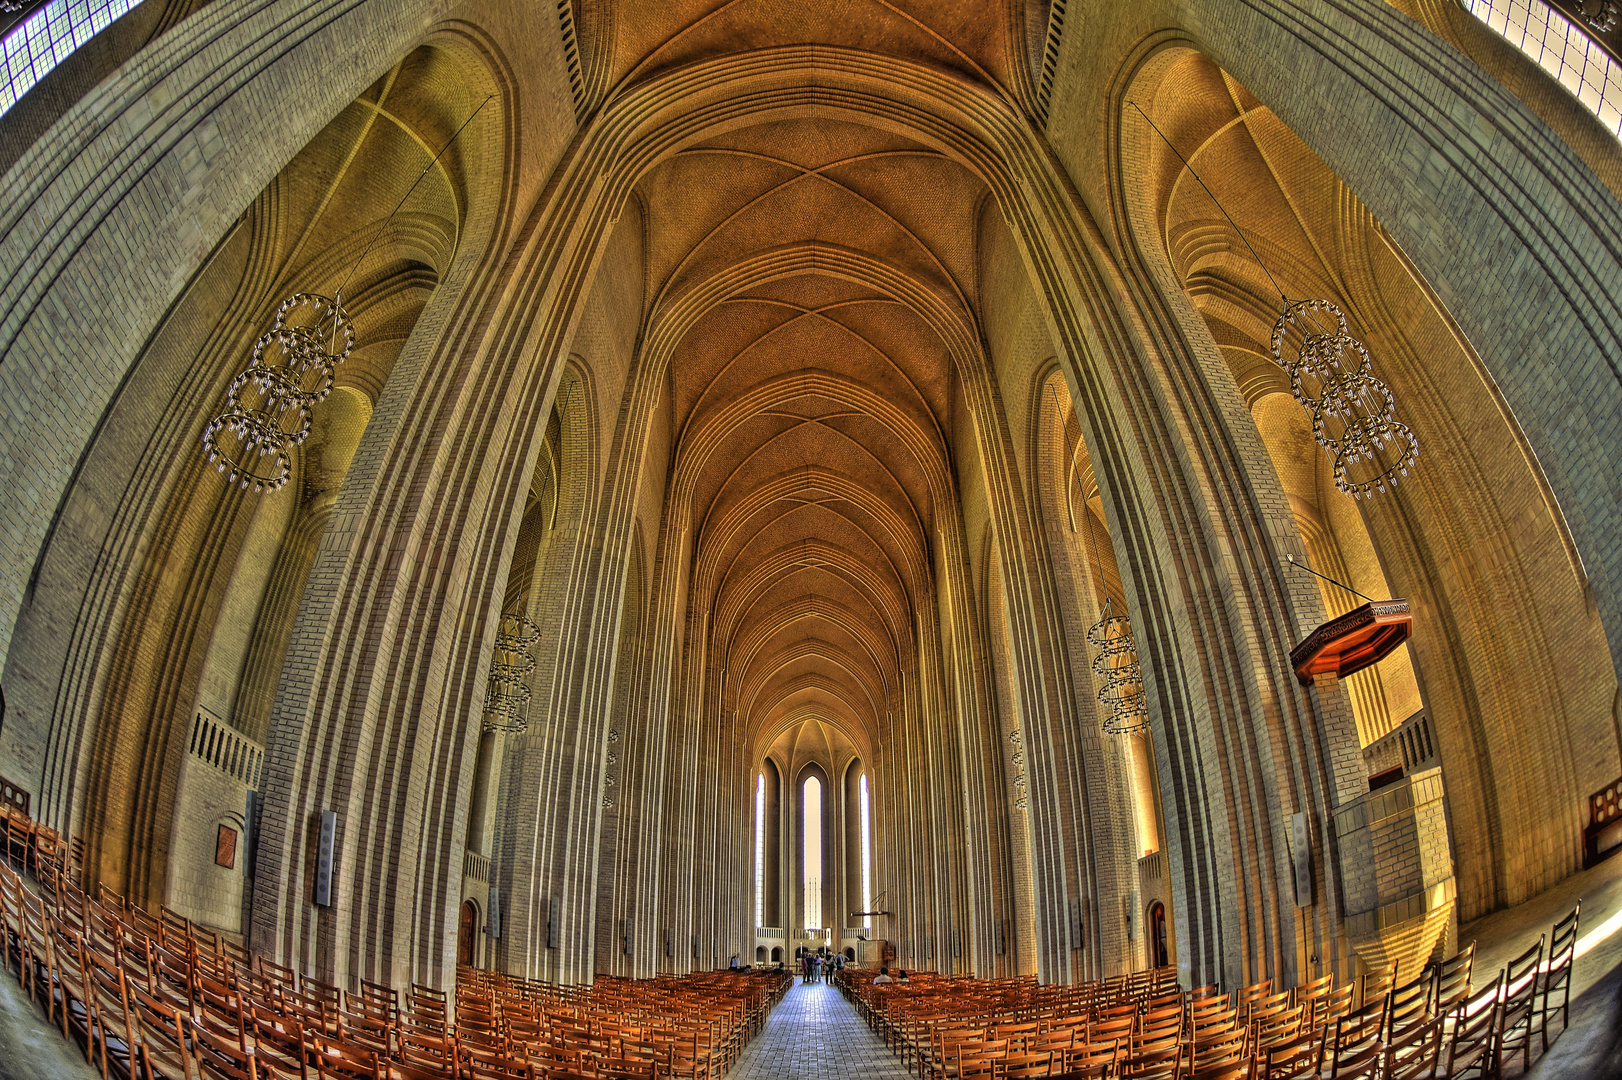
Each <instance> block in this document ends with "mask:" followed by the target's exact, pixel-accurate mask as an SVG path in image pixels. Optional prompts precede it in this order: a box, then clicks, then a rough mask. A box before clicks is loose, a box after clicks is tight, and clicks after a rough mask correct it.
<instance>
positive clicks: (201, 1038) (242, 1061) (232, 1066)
mask: <svg viewBox="0 0 1622 1080" xmlns="http://www.w3.org/2000/svg"><path fill="white" fill-rule="evenodd" d="M191 1049H192V1053H193V1055H194V1060H195V1062H196V1064H197V1074H198V1076H200V1077H202V1078H203V1080H258V1069H256V1068H255V1067H254V1059H253V1055H251V1054H249V1053H248V1051H247V1050H246V1049H244V1048H243V1046H242V1042H241V1040H240V1039H233V1038H231V1037H230V1036H228V1035H222V1034H220V1033H218V1032H215V1031H212V1030H210V1029H209V1028H208V1027H207V1026H206V1025H205V1024H203V1023H202V1022H201V1021H199V1020H197V1019H193V1020H192V1024H191Z"/></svg>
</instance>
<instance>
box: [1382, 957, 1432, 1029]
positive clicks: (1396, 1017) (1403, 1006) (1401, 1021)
mask: <svg viewBox="0 0 1622 1080" xmlns="http://www.w3.org/2000/svg"><path fill="white" fill-rule="evenodd" d="M1435 986H1436V980H1435V979H1434V978H1433V977H1432V976H1431V973H1430V972H1429V971H1425V972H1423V973H1422V974H1421V975H1420V976H1419V977H1418V978H1416V979H1415V980H1414V981H1413V982H1410V983H1405V984H1404V985H1402V986H1398V987H1395V988H1394V989H1393V990H1392V991H1391V997H1390V1005H1389V1009H1388V1016H1387V1018H1386V1039H1387V1041H1391V1040H1394V1039H1395V1038H1396V1037H1397V1036H1398V1035H1399V1034H1400V1033H1402V1032H1404V1031H1407V1030H1408V1029H1409V1028H1410V1027H1413V1026H1415V1025H1418V1024H1423V1023H1425V1021H1427V1020H1429V1019H1430V1017H1431V1011H1430V1009H1431V995H1432V991H1433V990H1434V989H1435Z"/></svg>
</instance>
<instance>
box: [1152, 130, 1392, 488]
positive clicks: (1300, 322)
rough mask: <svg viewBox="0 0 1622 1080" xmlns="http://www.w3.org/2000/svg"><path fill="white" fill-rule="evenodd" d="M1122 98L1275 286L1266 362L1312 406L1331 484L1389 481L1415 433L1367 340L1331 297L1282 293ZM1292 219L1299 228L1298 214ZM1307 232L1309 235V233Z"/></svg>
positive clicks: (1209, 193) (1384, 484) (1224, 212)
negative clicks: (1276, 311) (1398, 415)
mask: <svg viewBox="0 0 1622 1080" xmlns="http://www.w3.org/2000/svg"><path fill="white" fill-rule="evenodd" d="M1127 104H1129V105H1131V106H1132V107H1133V108H1134V109H1136V110H1137V111H1138V115H1139V116H1141V117H1143V119H1144V121H1145V122H1146V123H1148V125H1149V126H1150V127H1151V128H1153V129H1154V133H1155V134H1156V135H1158V136H1160V140H1161V141H1162V142H1164V143H1165V144H1166V146H1167V147H1168V148H1169V149H1170V150H1171V152H1172V153H1173V154H1175V155H1176V156H1177V160H1178V161H1180V162H1182V163H1183V167H1184V168H1185V169H1187V170H1188V174H1189V175H1190V176H1192V177H1193V178H1194V180H1195V182H1196V183H1198V184H1199V185H1200V188H1201V189H1202V190H1204V192H1205V194H1206V195H1207V196H1209V197H1210V199H1211V202H1212V203H1213V204H1215V206H1216V208H1217V210H1218V212H1220V213H1221V214H1222V216H1223V217H1224V218H1227V220H1228V224H1229V225H1231V226H1232V227H1233V231H1234V233H1235V234H1237V235H1238V237H1239V240H1240V242H1241V243H1243V244H1244V245H1245V247H1246V249H1248V250H1249V251H1250V257H1251V258H1252V259H1254V260H1255V261H1256V265H1257V267H1259V268H1260V269H1261V272H1262V273H1263V274H1265V275H1266V276H1267V280H1268V281H1269V282H1271V283H1272V286H1273V289H1274V291H1276V292H1277V293H1278V295H1279V300H1280V301H1281V302H1282V303H1283V306H1284V310H1283V312H1282V313H1281V314H1280V315H1279V317H1278V321H1277V322H1275V323H1274V324H1273V334H1272V340H1271V343H1270V344H1271V349H1272V354H1273V362H1274V363H1276V364H1277V365H1278V366H1279V367H1281V368H1283V369H1284V371H1285V373H1286V374H1287V375H1289V377H1290V394H1291V396H1292V397H1294V398H1295V400H1296V401H1298V402H1299V403H1300V404H1301V405H1302V407H1303V408H1305V409H1306V410H1307V411H1308V412H1309V413H1311V414H1312V437H1313V438H1314V439H1315V440H1316V441H1317V443H1318V445H1320V446H1322V447H1323V448H1324V452H1325V453H1327V454H1328V455H1329V457H1330V460H1331V462H1332V463H1333V469H1334V479H1335V487H1337V488H1339V489H1340V490H1341V491H1344V492H1345V493H1347V494H1348V495H1350V496H1352V497H1353V498H1354V499H1361V498H1363V497H1364V496H1369V497H1373V495H1374V494H1375V493H1376V492H1379V493H1381V494H1384V493H1385V491H1386V489H1387V488H1395V487H1396V486H1397V483H1398V482H1399V481H1400V480H1401V479H1402V477H1404V476H1407V475H1408V470H1409V468H1410V467H1412V466H1413V464H1414V462H1415V461H1416V460H1417V459H1418V457H1419V440H1418V439H1417V438H1416V437H1415V436H1414V433H1413V430H1412V429H1411V428H1409V427H1408V425H1406V424H1403V423H1401V422H1400V421H1398V420H1396V419H1395V418H1394V416H1393V415H1392V414H1393V413H1394V412H1395V410H1396V397H1395V395H1393V394H1392V393H1391V388H1390V387H1389V386H1387V385H1386V384H1385V383H1384V382H1382V381H1381V380H1380V379H1379V378H1378V377H1376V376H1375V374H1374V365H1373V361H1372V359H1371V358H1370V356H1369V350H1368V347H1367V346H1365V345H1364V344H1363V343H1362V342H1361V341H1359V340H1358V339H1357V338H1355V337H1353V336H1352V333H1351V330H1350V328H1349V327H1348V325H1347V322H1346V315H1345V313H1344V312H1343V311H1342V310H1341V309H1340V306H1339V305H1337V304H1335V303H1334V302H1333V301H1330V300H1291V299H1290V298H1289V297H1288V296H1287V295H1285V292H1284V290H1283V289H1282V288H1281V287H1280V286H1279V283H1278V279H1277V278H1275V277H1273V272H1272V271H1271V270H1269V269H1268V268H1267V264H1266V263H1265V262H1263V261H1262V257H1261V255H1260V254H1259V253H1258V252H1257V251H1256V247H1255V245H1254V244H1252V243H1251V242H1250V238H1249V237H1247V236H1246V235H1245V233H1244V230H1243V229H1241V228H1239V223H1238V222H1236V221H1234V219H1233V215H1232V214H1230V213H1228V210H1227V207H1225V206H1223V205H1222V202H1221V200H1219V199H1218V198H1217V197H1216V193H1215V192H1213V191H1212V190H1211V188H1210V186H1209V185H1208V184H1206V182H1205V180H1204V179H1203V178H1202V177H1201V176H1200V174H1199V173H1198V172H1197V171H1195V169H1194V166H1193V165H1192V164H1191V163H1190V162H1189V160H1188V158H1186V157H1184V156H1183V152H1182V151H1181V150H1179V149H1177V146H1176V145H1175V144H1174V143H1173V142H1172V141H1171V139H1169V138H1167V137H1166V133H1165V132H1164V131H1161V130H1160V126H1159V125H1158V124H1156V123H1155V122H1154V120H1152V119H1151V118H1150V117H1149V114H1148V113H1146V112H1144V111H1143V107H1142V106H1140V105H1139V104H1138V103H1137V102H1135V101H1129V102H1127ZM1297 225H1299V226H1300V228H1301V229H1302V231H1303V232H1305V231H1306V226H1305V225H1304V224H1302V223H1301V222H1300V221H1299V220H1298V221H1297ZM1307 239H1308V241H1309V242H1310V241H1311V236H1310V235H1308V237H1307ZM1326 320H1327V328H1326V322H1325V321H1326ZM1387 451H1389V454H1388V453H1387ZM1391 455H1394V460H1392V459H1391ZM1354 474H1355V475H1354Z"/></svg>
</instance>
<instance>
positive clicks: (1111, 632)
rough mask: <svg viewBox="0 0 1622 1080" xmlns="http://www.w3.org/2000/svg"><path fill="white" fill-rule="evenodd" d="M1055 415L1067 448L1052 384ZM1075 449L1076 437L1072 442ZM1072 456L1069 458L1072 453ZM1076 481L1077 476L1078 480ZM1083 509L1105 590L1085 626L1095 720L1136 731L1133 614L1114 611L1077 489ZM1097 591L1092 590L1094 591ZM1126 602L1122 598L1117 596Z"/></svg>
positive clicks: (1139, 715)
mask: <svg viewBox="0 0 1622 1080" xmlns="http://www.w3.org/2000/svg"><path fill="white" fill-rule="evenodd" d="M1049 389H1051V390H1053V405H1054V416H1055V417H1056V418H1057V421H1058V424H1059V437H1060V443H1061V445H1063V446H1064V447H1065V449H1066V451H1067V452H1068V450H1069V445H1070V436H1069V434H1068V433H1067V432H1066V431H1065V428H1064V406H1063V405H1062V404H1061V402H1060V400H1059V391H1058V390H1057V389H1054V388H1053V387H1051V386H1050V387H1049ZM1077 446H1078V449H1079V447H1080V443H1078V444H1077ZM1072 460H1074V459H1072ZM1064 482H1065V495H1066V498H1068V497H1069V490H1070V474H1069V472H1068V470H1067V471H1066V473H1065V478H1064ZM1078 483H1079V481H1078ZM1081 495H1082V513H1083V514H1085V515H1086V518H1087V539H1086V541H1084V542H1085V543H1086V545H1087V553H1088V560H1089V563H1090V564H1092V563H1096V565H1097V567H1098V574H1097V576H1096V577H1095V578H1094V579H1093V580H1094V581H1095V582H1096V583H1097V591H1098V592H1102V593H1103V594H1104V607H1103V610H1102V611H1100V612H1099V620H1098V621H1097V622H1095V623H1094V624H1093V625H1092V626H1090V627H1088V629H1087V641H1088V642H1089V643H1090V644H1091V645H1092V646H1093V648H1095V649H1097V650H1098V655H1096V656H1094V657H1093V662H1092V669H1093V674H1094V675H1096V676H1098V677H1099V678H1100V679H1102V680H1103V683H1102V685H1100V686H1099V688H1098V694H1097V697H1098V704H1099V706H1100V709H1101V711H1102V713H1103V718H1102V719H1101V720H1100V721H1099V726H1100V727H1101V728H1103V730H1104V734H1106V735H1135V734H1137V733H1138V732H1140V731H1145V730H1147V729H1148V727H1149V709H1148V695H1147V693H1146V692H1145V690H1144V686H1143V665H1142V664H1141V663H1140V662H1139V661H1138V645H1137V641H1136V640H1135V639H1134V638H1133V636H1132V620H1131V617H1130V616H1128V615H1125V614H1121V615H1117V614H1116V613H1115V600H1114V598H1113V597H1111V596H1110V592H1109V585H1108V583H1107V582H1105V580H1104V556H1103V554H1102V553H1101V552H1099V551H1096V550H1095V549H1096V548H1097V547H1098V538H1097V537H1096V536H1094V535H1093V511H1092V507H1091V506H1088V505H1087V492H1086V490H1085V489H1083V490H1082V493H1081ZM1094 595H1095V596H1096V595H1097V593H1096V592H1095V593H1094ZM1121 607H1122V608H1123V609H1124V608H1125V607H1126V598H1125V597H1124V596H1123V597H1122V599H1121Z"/></svg>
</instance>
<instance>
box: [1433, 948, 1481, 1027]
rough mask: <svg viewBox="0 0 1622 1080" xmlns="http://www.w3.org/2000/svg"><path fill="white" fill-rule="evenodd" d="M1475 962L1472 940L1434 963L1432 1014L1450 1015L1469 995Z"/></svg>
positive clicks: (1474, 949)
mask: <svg viewBox="0 0 1622 1080" xmlns="http://www.w3.org/2000/svg"><path fill="white" fill-rule="evenodd" d="M1475 963H1476V943H1475V942H1473V941H1472V942H1470V944H1468V945H1466V946H1465V947H1464V948H1463V949H1462V950H1460V951H1459V952H1457V953H1454V954H1453V955H1452V956H1450V957H1448V958H1447V959H1446V960H1443V961H1442V962H1441V963H1440V964H1437V965H1436V968H1435V971H1436V985H1435V988H1434V989H1433V990H1432V992H1431V1012H1432V1013H1433V1014H1435V1015H1436V1016H1450V1015H1451V1014H1452V1013H1453V1011H1454V1010H1455V1009H1457V1008H1458V1007H1459V1003H1460V1002H1462V1001H1463V1000H1464V999H1465V998H1467V997H1469V996H1470V976H1471V974H1472V972H1473V971H1474V969H1475Z"/></svg>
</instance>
